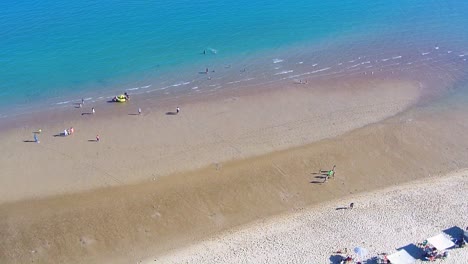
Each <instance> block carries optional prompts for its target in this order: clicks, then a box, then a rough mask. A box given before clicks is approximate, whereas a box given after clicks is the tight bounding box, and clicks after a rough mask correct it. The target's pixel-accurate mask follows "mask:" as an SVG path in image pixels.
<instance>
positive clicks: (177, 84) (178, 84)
mask: <svg viewBox="0 0 468 264" xmlns="http://www.w3.org/2000/svg"><path fill="white" fill-rule="evenodd" d="M187 84H190V82H180V83H176V84H173V85H171V86H172V87H177V86H181V85H187Z"/></svg>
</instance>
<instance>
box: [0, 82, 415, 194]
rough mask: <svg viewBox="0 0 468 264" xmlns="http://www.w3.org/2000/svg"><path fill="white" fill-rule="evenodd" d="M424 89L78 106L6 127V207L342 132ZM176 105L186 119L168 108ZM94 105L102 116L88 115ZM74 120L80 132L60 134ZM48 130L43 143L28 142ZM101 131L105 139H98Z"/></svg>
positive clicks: (317, 89) (347, 87) (407, 86)
mask: <svg viewBox="0 0 468 264" xmlns="http://www.w3.org/2000/svg"><path fill="white" fill-rule="evenodd" d="M421 88H422V87H420V84H417V83H416V84H415V83H411V82H402V81H386V82H382V81H375V80H374V81H373V80H367V81H363V80H355V81H352V80H348V82H346V83H345V82H341V83H331V82H328V83H324V84H313V85H312V84H311V85H293V84H292V85H290V86H286V87H281V89H263V90H262V89H260V88H257V89H255V90H254V91H242V90H241V89H240V90H236V91H233V92H231V91H227V92H225V93H224V94H222V95H217V96H208V97H207V98H197V100H195V99H190V100H187V99H185V101H184V99H182V98H179V99H178V100H179V102H175V101H165V102H161V104H160V105H157V106H155V107H152V108H144V109H143V111H144V112H143V114H142V115H141V116H137V115H133V114H135V113H136V112H137V109H138V107H139V105H137V104H138V102H135V101H131V102H129V103H128V104H124V105H121V104H117V105H115V104H114V105H112V104H107V105H104V106H100V105H90V104H89V103H87V104H86V105H85V108H81V109H73V106H70V108H71V109H73V110H69V111H68V112H71V113H67V114H65V115H64V114H61V113H56V112H53V113H48V115H45V116H39V117H37V119H38V120H32V121H31V123H33V124H34V125H22V126H19V127H18V126H15V127H13V128H11V129H6V130H4V131H2V133H1V136H0V149H1V150H2V155H0V167H1V168H2V176H1V177H0V203H2V202H7V201H14V200H21V199H25V198H32V197H36V198H37V197H44V196H48V195H55V194H63V193H70V192H79V191H84V190H89V189H93V188H98V187H107V186H116V185H124V184H128V183H136V182H141V181H144V180H150V179H156V178H158V177H160V176H162V175H168V174H171V173H175V172H183V171H187V170H193V169H197V168H202V167H205V166H209V165H210V166H219V164H220V163H223V162H225V161H229V160H234V159H245V158H248V157H253V156H257V155H262V154H266V153H269V152H272V151H278V150H282V149H287V148H290V147H294V146H300V145H304V144H308V143H311V142H314V141H317V140H320V139H324V138H330V137H334V136H337V135H340V134H343V133H344V132H346V131H350V130H352V129H356V128H359V127H362V126H365V125H367V124H370V123H374V122H378V121H380V120H383V119H385V118H388V117H390V116H393V115H395V114H397V113H399V112H401V111H403V110H405V109H406V108H408V107H409V106H410V105H412V104H414V103H415V102H416V101H417V100H418V98H419V96H420V92H421ZM174 100H175V99H174ZM180 101H182V103H181V102H180ZM104 104H106V103H104ZM177 105H179V106H181V108H182V112H181V113H180V114H179V115H166V114H165V113H166V112H167V111H174V110H175V107H176V106H177ZM91 107H95V108H96V111H97V112H96V114H95V115H91V114H89V115H88V114H85V115H81V113H83V112H84V113H87V112H90V110H91ZM101 108H103V109H105V110H102V111H101ZM48 119H50V120H54V121H53V122H52V121H48ZM57 120H58V121H57ZM71 126H73V127H74V129H75V134H74V135H72V136H68V137H54V136H53V135H54V134H58V133H60V132H63V130H64V129H66V128H69V127H71ZM39 128H41V129H42V134H41V135H39V139H40V141H41V143H40V144H34V143H23V141H25V140H26V141H28V140H32V132H33V131H36V130H37V129H39ZM97 134H99V135H100V138H101V142H99V143H96V142H92V141H90V140H94V139H95V136H96V135H97Z"/></svg>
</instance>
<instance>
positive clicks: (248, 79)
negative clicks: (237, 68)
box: [242, 78, 255, 81]
mask: <svg viewBox="0 0 468 264" xmlns="http://www.w3.org/2000/svg"><path fill="white" fill-rule="evenodd" d="M254 79H255V78H247V79H243V80H242V81H250V80H254Z"/></svg>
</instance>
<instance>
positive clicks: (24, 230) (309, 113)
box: [0, 81, 468, 263]
mask: <svg viewBox="0 0 468 264" xmlns="http://www.w3.org/2000/svg"><path fill="white" fill-rule="evenodd" d="M364 84H365V85H364ZM348 85H351V84H348ZM354 85H355V86H353V88H355V89H352V90H351V89H340V87H330V86H321V87H323V90H320V89H319V88H317V89H307V86H305V85H304V86H299V87H298V86H291V87H289V88H290V89H289V90H286V91H287V92H284V91H285V90H277V91H271V90H269V92H268V93H262V92H261V91H259V90H256V92H254V93H245V94H244V93H237V94H236V96H235V97H233V96H232V95H229V94H227V95H226V94H225V95H224V97H218V96H215V97H212V98H207V99H206V98H205V99H204V100H199V101H196V100H194V101H189V100H188V101H187V103H186V104H183V105H182V104H181V105H180V106H181V113H180V114H179V115H166V114H165V113H166V112H167V111H174V110H175V109H174V107H172V108H169V105H164V104H161V105H159V106H158V107H156V108H145V109H144V110H143V114H142V116H133V115H129V114H132V113H135V112H136V109H133V108H131V109H133V111H132V112H130V111H129V110H130V108H124V107H126V106H130V105H125V106H124V107H121V108H119V110H116V111H115V112H114V113H112V114H109V115H105V114H104V115H105V116H101V115H102V112H101V111H100V110H99V107H96V109H97V112H96V114H95V115H86V116H84V117H81V115H80V111H82V109H81V110H80V109H77V110H76V113H75V114H77V115H78V116H79V118H83V119H79V118H73V117H70V116H69V119H66V120H71V121H73V122H68V121H67V122H61V123H56V122H50V123H47V122H45V124H46V125H45V126H42V127H41V128H42V131H43V132H42V133H41V135H40V140H41V143H40V144H36V143H29V142H26V143H24V142H23V140H27V139H29V138H31V131H33V130H34V129H37V126H36V125H35V126H34V127H31V126H22V127H20V128H18V127H13V128H11V129H7V130H5V132H4V133H3V134H2V137H1V147H2V149H4V150H8V151H5V152H4V153H8V154H7V155H2V156H1V165H2V168H3V172H5V173H3V174H2V177H1V183H2V184H1V186H2V192H1V194H2V204H1V205H0V216H1V218H0V235H1V236H2V238H3V242H4V243H2V247H1V248H0V262H2V263H25V262H34V263H136V262H138V261H143V260H146V259H150V258H155V257H156V258H159V257H161V256H167V257H168V258H171V257H175V259H173V260H174V261H177V260H178V258H179V256H182V258H183V257H185V256H186V255H184V254H186V253H179V252H185V251H183V250H182V249H184V248H186V247H187V246H190V245H197V244H198V243H199V242H200V241H204V239H206V238H209V237H211V236H217V237H221V236H223V235H222V234H223V232H231V231H228V230H233V229H232V228H240V229H242V227H243V226H244V225H251V224H252V223H258V221H259V219H269V218H270V217H275V216H277V215H285V214H286V215H287V214H289V213H294V212H298V211H299V212H303V211H304V210H306V211H307V210H309V208H311V209H310V210H315V209H313V208H315V207H314V206H318V207H317V208H319V209H320V208H321V207H320V206H321V205H320V204H321V203H324V202H329V201H331V200H333V201H336V200H339V199H348V198H346V197H347V196H349V195H355V194H359V193H366V192H373V191H378V190H380V189H383V188H388V187H389V186H398V185H400V184H403V183H407V182H411V181H413V180H417V179H423V178H427V177H429V178H431V177H434V176H439V177H442V178H444V175H445V174H447V173H449V172H451V171H454V170H460V169H463V168H468V152H467V151H466V150H467V149H468V143H467V142H468V134H467V133H466V130H467V124H468V120H467V118H468V117H467V116H466V114H465V113H466V106H465V104H464V103H463V102H450V103H447V102H443V99H441V100H442V102H441V103H437V102H432V103H430V104H427V105H426V104H420V105H419V106H414V104H415V103H416V102H417V99H418V98H419V94H420V93H419V91H420V87H419V86H418V85H414V84H412V83H406V82H403V83H402V82H396V81H394V82H391V83H385V82H384V83H382V82H365V83H362V82H361V83H360V82H356V83H354ZM382 85H383V86H382ZM386 85H391V86H392V89H382V88H385V86H386ZM399 88H400V90H399ZM396 91H398V92H396ZM349 98H352V99H351V100H347V99H349ZM369 98H371V99H372V100H371V103H369ZM211 99H214V100H211ZM271 100H274V101H275V104H272V103H271V102H272V101H271ZM196 102H199V103H196ZM173 105H174V104H173V103H171V106H173ZM448 105H449V106H450V108H448V107H447V106H448ZM123 119H125V122H123V123H124V124H125V126H123V125H122V122H120V121H121V120H123ZM64 120H65V119H64ZM72 125H73V126H74V127H75V129H76V132H75V134H74V135H72V136H69V137H53V134H52V133H50V132H52V131H54V133H58V132H60V131H61V130H63V128H66V127H69V126H72ZM96 131H98V132H96ZM102 131H104V132H102ZM97 133H99V135H100V136H101V142H88V140H91V139H94V137H95V135H96V134H97ZM334 164H336V165H337V174H336V177H335V179H331V180H329V181H328V182H323V181H324V179H323V177H321V176H320V175H317V174H315V173H316V172H317V171H318V170H320V169H329V168H331V166H333V165H334ZM455 179H458V178H455ZM463 179H465V178H463ZM463 186H464V185H461V186H460V187H463ZM364 196H365V195H364ZM33 197H34V198H33ZM353 199H354V197H353ZM363 199H364V198H363ZM345 201H347V200H345ZM344 203H345V204H344V205H346V203H347V202H344ZM362 203H363V204H365V203H364V202H362ZM306 208H308V209H306ZM363 208H366V207H363ZM359 210H363V209H358V208H357V210H356V211H353V212H356V214H357V212H359ZM307 212H308V211H307ZM334 214H345V212H344V211H343V212H334ZM367 217H370V216H367ZM272 219H275V218H272ZM272 221H275V220H272ZM457 223H458V222H456V223H454V224H457ZM460 224H462V223H460ZM440 228H444V227H443V226H440ZM311 232H312V231H311ZM217 234H221V235H217ZM351 238H352V237H350V240H349V242H347V243H343V245H337V246H340V247H353V246H355V245H354V243H352V242H354V241H352V240H351ZM414 238H416V237H414ZM253 239H254V240H255V238H253ZM417 239H418V240H419V239H421V238H420V237H417ZM397 242H398V244H395V245H391V246H392V247H396V246H398V245H399V243H400V241H397ZM413 242H417V241H413ZM376 243H377V242H376ZM348 244H349V245H348ZM387 246H389V244H385V243H384V244H382V245H381V246H378V245H375V250H376V251H377V250H385V251H389V250H391V249H392V248H387ZM401 246H404V245H401ZM180 250H182V251H180ZM220 250H222V249H220ZM376 251H372V252H376ZM171 252H172V253H171ZM174 252H176V253H174ZM220 252H221V251H220ZM180 254H181V255H180ZM220 254H223V253H220ZM285 254H286V253H285ZM325 255H326V256H328V257H330V256H329V252H327V253H326V254H325ZM230 256H231V255H230V254H227V255H226V258H228V257H230ZM278 256H279V255H278ZM307 256H311V255H307ZM188 257H189V258H192V257H194V256H188ZM195 257H196V256H195ZM316 257H317V258H320V257H324V256H323V255H320V256H316ZM194 261H196V259H195V260H194ZM201 261H202V262H203V260H201ZM227 261H229V259H227Z"/></svg>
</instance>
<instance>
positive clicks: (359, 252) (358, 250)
mask: <svg viewBox="0 0 468 264" xmlns="http://www.w3.org/2000/svg"><path fill="white" fill-rule="evenodd" d="M354 253H356V255H357V256H358V257H359V258H360V259H361V260H362V259H363V258H364V257H365V256H367V254H368V253H369V252H368V251H367V249H365V248H362V247H355V248H354Z"/></svg>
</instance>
